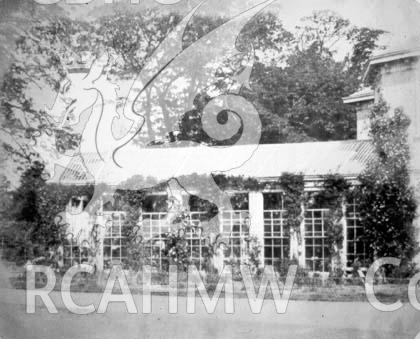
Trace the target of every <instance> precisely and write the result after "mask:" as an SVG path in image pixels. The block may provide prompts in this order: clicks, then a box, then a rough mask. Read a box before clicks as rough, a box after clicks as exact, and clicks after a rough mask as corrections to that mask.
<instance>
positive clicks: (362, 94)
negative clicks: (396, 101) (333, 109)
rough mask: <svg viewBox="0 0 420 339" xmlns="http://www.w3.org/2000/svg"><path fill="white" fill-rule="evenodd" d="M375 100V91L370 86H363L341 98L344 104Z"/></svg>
mask: <svg viewBox="0 0 420 339" xmlns="http://www.w3.org/2000/svg"><path fill="white" fill-rule="evenodd" d="M371 100H375V92H374V91H373V89H371V88H370V87H364V88H363V89H361V90H360V91H357V92H356V93H353V94H352V95H349V96H348V97H345V98H343V102H344V103H345V104H352V103H356V102H363V101H371Z"/></svg>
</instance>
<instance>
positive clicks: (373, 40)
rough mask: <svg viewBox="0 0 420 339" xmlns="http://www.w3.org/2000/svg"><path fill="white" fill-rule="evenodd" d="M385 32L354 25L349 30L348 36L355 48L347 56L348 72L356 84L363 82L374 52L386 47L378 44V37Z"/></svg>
mask: <svg viewBox="0 0 420 339" xmlns="http://www.w3.org/2000/svg"><path fill="white" fill-rule="evenodd" d="M385 33H386V32H385V31H383V30H380V29H371V28H368V27H360V28H358V27H353V28H352V29H351V30H350V31H349V32H348V34H347V38H348V40H349V41H351V43H352V44H353V48H352V52H351V55H350V56H349V57H347V59H348V62H349V68H348V71H347V74H348V75H349V76H350V77H351V78H352V79H354V81H355V82H356V84H355V85H356V86H357V85H358V84H360V83H361V82H362V80H363V75H364V73H365V71H366V69H367V66H368V64H369V59H370V57H371V56H372V54H373V52H374V51H375V50H377V49H383V48H384V47H383V46H381V45H378V39H379V38H380V36H381V35H383V34H385Z"/></svg>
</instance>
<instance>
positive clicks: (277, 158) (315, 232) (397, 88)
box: [60, 42, 420, 272]
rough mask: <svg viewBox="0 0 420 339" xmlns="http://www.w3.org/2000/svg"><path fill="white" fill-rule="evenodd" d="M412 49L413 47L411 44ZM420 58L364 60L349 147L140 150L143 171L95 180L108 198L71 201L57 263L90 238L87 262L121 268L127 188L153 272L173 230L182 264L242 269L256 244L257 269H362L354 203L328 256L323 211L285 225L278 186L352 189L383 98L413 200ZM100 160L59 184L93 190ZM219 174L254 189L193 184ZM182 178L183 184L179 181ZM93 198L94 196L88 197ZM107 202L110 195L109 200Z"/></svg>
mask: <svg viewBox="0 0 420 339" xmlns="http://www.w3.org/2000/svg"><path fill="white" fill-rule="evenodd" d="M411 46H413V44H411ZM416 46H420V44H419V43H418V42H416ZM419 60H420V49H419V48H414V49H413V48H406V47H402V48H397V49H395V48H394V49H390V50H387V51H384V52H382V54H380V55H375V56H374V57H373V58H372V60H371V63H370V65H369V68H368V70H367V73H366V78H365V85H366V86H368V87H366V88H364V89H363V90H361V91H360V92H357V93H355V94H353V95H351V96H349V97H347V98H344V99H343V100H344V103H346V104H349V105H353V106H354V107H355V109H356V111H357V128H358V135H357V140H347V141H330V142H309V143H298V144H273V145H237V146H232V147H220V148H217V147H206V146H202V145H197V146H195V147H176V146H175V147H172V148H169V147H151V148H149V149H147V151H145V150H143V151H142V153H141V157H142V163H139V164H140V165H139V166H138V167H135V166H132V168H131V170H130V171H128V170H124V171H119V172H118V171H117V172H115V173H112V172H110V173H108V174H107V175H106V176H103V178H102V179H103V180H102V181H100V182H98V181H96V182H94V184H96V185H101V184H106V185H107V186H108V187H111V193H109V192H108V193H105V194H104V195H102V196H101V199H102V203H101V204H100V208H99V209H98V210H97V211H95V213H90V214H89V213H87V212H82V211H83V210H84V207H85V205H86V204H87V203H88V201H87V199H86V198H83V197H75V198H73V199H72V201H71V202H70V203H69V205H68V208H67V211H66V216H65V220H66V222H67V224H68V225H69V232H70V233H71V234H72V235H75V234H76V236H74V237H73V238H72V239H71V241H69V243H68V244H67V245H66V247H67V248H65V251H64V253H65V255H64V257H65V260H67V261H68V263H69V264H73V263H76V262H82V261H83V260H86V256H87V254H86V253H87V247H89V246H92V242H93V240H92V234H94V235H96V236H97V238H98V239H97V240H95V241H96V243H97V245H98V246H97V250H96V252H95V258H96V264H97V266H98V268H99V269H106V268H107V267H109V266H111V265H114V264H123V265H124V264H126V262H127V261H128V259H129V254H128V252H129V251H128V242H129V241H132V240H129V239H128V238H127V232H126V231H125V228H126V227H127V225H128V224H129V223H127V221H126V220H127V213H126V212H125V209H124V207H123V206H122V200H123V199H120V198H118V197H116V195H115V194H114V193H115V192H116V191H118V190H119V189H123V188H125V189H127V188H128V189H131V190H136V189H142V190H144V191H145V194H144V199H143V203H142V206H141V208H139V213H138V216H137V217H138V220H136V223H137V224H136V225H137V232H138V239H139V244H140V245H141V247H142V250H143V252H142V258H145V259H146V263H150V264H152V265H153V266H156V267H158V268H159V267H160V268H162V267H163V266H164V265H165V264H167V262H168V255H169V254H168V252H167V251H165V248H166V247H167V243H168V241H169V240H168V239H169V238H168V234H171V233H174V232H175V233H177V234H179V235H180V236H182V238H183V239H185V241H186V244H187V246H186V248H187V251H188V253H189V259H190V261H191V262H195V263H196V264H197V265H200V266H202V265H204V261H205V258H209V257H212V260H213V264H214V266H218V267H220V265H223V263H225V262H227V261H239V262H241V261H246V260H248V257H249V252H250V249H251V247H252V241H254V240H256V243H258V244H259V246H260V248H261V250H260V251H258V258H259V263H260V265H279V264H280V263H281V262H284V261H287V260H294V261H295V262H297V263H299V265H300V266H301V267H304V268H306V269H308V270H310V271H315V272H330V271H331V270H333V269H334V268H337V267H339V268H341V269H342V270H350V269H351V267H352V266H353V265H354V263H355V262H359V263H362V264H363V262H364V261H365V258H366V244H364V243H363V242H362V241H360V237H361V236H362V235H363V231H364V230H363V225H361V223H360V221H359V217H358V216H359V214H358V206H357V203H356V202H355V201H352V200H351V199H343V200H342V201H341V202H340V203H341V205H342V206H341V207H342V208H341V212H342V213H341V214H340V217H339V220H335V222H338V223H339V224H340V225H341V228H342V238H341V239H340V241H339V242H340V243H339V244H336V248H332V247H331V244H330V243H329V239H328V235H327V224H328V219H331V215H330V214H331V211H330V210H329V208H328V207H327V206H322V204H321V205H319V204H315V205H314V204H302V205H301V206H299V207H300V208H299V218H297V219H298V224H297V226H296V225H295V226H294V227H291V226H290V223H289V222H288V215H290V212H291V211H290V206H289V205H288V201H289V200H290V199H289V198H290V197H288V196H287V194H288V193H287V192H285V190H284V189H283V188H282V187H281V185H280V186H279V185H278V181H279V178H280V177H281V176H282V175H284V174H285V173H288V174H292V175H300V176H301V178H303V181H304V191H305V192H306V193H308V194H311V192H312V193H313V192H317V191H320V190H322V189H323V186H324V182H325V178H326V177H327V176H329V175H339V176H340V177H341V178H344V179H345V180H346V181H347V182H348V184H349V185H350V186H353V187H354V186H355V185H357V184H358V182H357V177H358V176H359V174H361V173H362V171H363V170H364V169H365V168H366V166H367V165H368V164H369V163H370V162H371V161H372V159H373V157H374V156H375V150H374V146H373V144H372V142H371V140H369V139H370V135H369V129H370V126H369V112H370V108H371V107H372V105H374V104H375V103H376V102H378V101H379V99H380V98H381V97H383V98H384V99H385V101H386V102H388V103H389V104H390V106H391V108H395V107H399V106H403V108H404V110H405V112H407V114H409V116H410V118H411V121H412V125H411V127H410V131H409V143H410V149H411V153H412V162H411V167H410V169H411V178H412V184H413V186H414V187H416V188H417V191H416V194H417V197H420V193H419V190H418V188H419V187H420V185H419V182H420V181H419V178H420V175H419V173H420V162H419V154H420V152H418V149H419V140H420V139H419V130H420V129H419V126H420V123H419V116H420V115H419V113H418V112H419V107H420V105H419V99H418V95H416V93H418V91H419V90H420V89H419V84H420V82H419V74H420V73H419V69H420V68H419V64H420V63H419ZM132 147H134V146H132ZM137 151H138V150H136V149H134V148H132V149H127V150H125V151H124V152H123V153H122V154H121V155H120V159H119V161H121V162H124V163H129V162H130V160H132V159H134V158H135V157H136V154H137V153H136V152H137ZM99 161H100V159H98V157H97V156H96V155H95V154H94V153H92V154H84V155H83V161H82V160H80V159H78V158H74V159H73V160H72V161H71V163H70V164H69V166H68V167H67V169H66V170H65V172H64V173H63V174H62V175H61V178H60V182H61V183H62V184H66V185H86V184H88V183H91V184H93V182H92V181H91V178H90V177H89V175H87V174H86V173H85V171H84V166H83V164H85V165H86V164H89V166H90V167H91V168H92V165H93V167H94V164H95V163H96V162H99ZM218 174H222V175H223V176H225V177H233V178H242V179H243V181H252V182H254V183H255V182H257V183H258V184H254V185H236V186H235V185H232V187H227V186H226V185H224V187H223V188H221V189H220V190H219V188H218V185H217V184H215V182H214V181H212V180H207V181H204V182H202V181H200V180H199V181H198V183H195V181H196V180H198V179H197V178H200V177H203V176H207V177H209V176H211V175H213V176H214V175H218ZM136 176H137V177H138V178H139V176H141V177H142V179H141V180H143V181H144V180H145V178H153V180H151V182H153V183H154V184H150V185H149V186H148V185H146V184H144V183H142V184H139V183H138V182H136ZM181 177H182V178H183V180H180V179H179V178H181ZM185 178H187V179H185ZM188 178H189V179H188ZM138 180H140V178H139V179H138ZM124 183H125V185H124ZM127 183H128V184H127ZM194 183H195V184H194ZM219 184H220V183H219ZM194 185H195V186H194ZM222 186H223V185H222ZM221 192H222V193H223V194H226V195H228V196H229V197H230V201H231V204H230V207H229V208H218V209H216V212H214V208H213V209H211V208H210V209H209V208H208V204H207V205H206V203H203V201H206V200H207V201H208V200H212V199H210V198H209V197H210V196H211V194H210V193H216V195H217V194H219V195H220V194H221ZM97 193H98V192H97V190H95V195H97ZM106 194H108V195H112V199H109V196H108V197H107V196H106ZM418 199H420V198H418ZM211 202H213V203H214V201H211ZM213 205H214V204H213ZM216 205H217V203H216ZM218 207H220V206H218ZM294 207H296V206H294ZM209 210H213V212H212V213H210V212H209ZM98 225H99V226H100V227H99V229H98V227H97V226H98ZM251 240H252V241H251ZM84 244H85V245H84Z"/></svg>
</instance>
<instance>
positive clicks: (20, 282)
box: [10, 273, 408, 303]
mask: <svg viewBox="0 0 420 339" xmlns="http://www.w3.org/2000/svg"><path fill="white" fill-rule="evenodd" d="M107 278H108V277H107V275H106V274H105V273H103V274H101V275H96V276H91V275H88V274H83V273H81V274H78V275H76V276H75V277H74V279H73V280H72V284H71V287H70V291H71V292H81V293H103V291H104V289H105V286H106V281H107ZM56 279H57V280H56V285H55V288H54V290H56V291H60V290H61V281H62V276H61V275H60V274H56ZM10 280H11V283H12V286H13V287H14V288H16V289H25V288H26V278H25V275H24V274H20V275H19V276H17V277H13V278H11V279H10ZM281 280H282V281H284V279H281ZM203 281H204V284H205V286H206V289H207V292H208V294H209V295H210V296H211V295H212V294H213V293H214V291H215V290H216V286H217V282H218V277H217V276H216V275H207V276H206V277H205V278H204V279H203ZM128 283H129V287H130V290H131V292H132V293H141V292H142V281H141V274H140V275H139V276H137V278H129V279H128ZM168 283H169V276H168V274H167V273H154V274H152V285H158V284H160V285H163V286H167V285H168ZM233 283H234V293H235V297H237V298H246V297H247V294H246V289H245V286H244V283H243V282H242V281H234V282H233ZM45 284H46V278H45V276H42V275H37V277H36V287H37V288H42V287H43V286H45ZM259 284H260V279H259V278H255V279H254V286H256V288H257V287H258V286H259ZM407 286H408V284H407V283H393V284H378V285H377V286H375V292H376V294H375V295H376V297H377V298H378V299H379V300H380V301H381V302H384V303H393V302H395V301H397V300H401V301H407V300H408V295H407ZM282 288H283V287H282V285H280V291H281V290H282ZM113 293H121V290H120V288H119V286H118V284H116V287H114V291H113ZM154 294H164V293H158V292H157V293H154ZM178 295H179V296H186V295H187V275H186V273H179V274H178ZM222 295H223V292H222ZM266 298H268V299H270V298H272V293H271V289H270V288H268V289H267V292H266ZM290 299H291V300H307V301H332V302H334V301H335V302H338V301H340V302H354V301H361V302H365V301H367V298H366V293H365V288H364V285H363V284H362V283H361V281H360V280H358V279H350V280H342V281H340V282H338V283H337V282H336V281H334V280H332V279H329V280H321V279H319V278H311V279H309V278H308V277H305V278H304V279H302V278H301V279H297V280H296V282H295V284H294V286H293V290H292V294H291V298H290Z"/></svg>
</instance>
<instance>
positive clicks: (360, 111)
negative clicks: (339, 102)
mask: <svg viewBox="0 0 420 339" xmlns="http://www.w3.org/2000/svg"><path fill="white" fill-rule="evenodd" d="M343 102H344V103H345V104H347V105H352V106H354V107H355V109H356V112H357V140H369V139H371V137H370V135H369V133H370V119H369V115H370V110H371V108H372V106H373V105H374V103H375V93H374V91H373V89H371V88H367V87H365V88H363V89H361V90H360V91H358V92H356V93H353V94H352V95H350V96H348V97H345V98H343Z"/></svg>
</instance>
